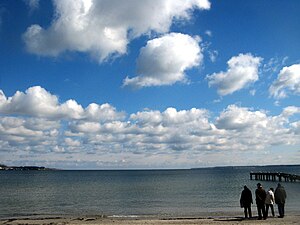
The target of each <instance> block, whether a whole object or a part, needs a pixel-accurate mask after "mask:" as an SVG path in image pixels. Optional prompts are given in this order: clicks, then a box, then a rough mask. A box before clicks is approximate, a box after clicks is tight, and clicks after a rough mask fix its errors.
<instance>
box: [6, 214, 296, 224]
mask: <svg viewBox="0 0 300 225" xmlns="http://www.w3.org/2000/svg"><path fill="white" fill-rule="evenodd" d="M0 224H6V225H8V224H10V225H20V224H24V225H25V224H27V225H31V224H32V225H33V224H51V225H64V224H70V225H71V224H74V225H78V224H86V225H97V224H104V225H113V224H114V225H116V224H117V225H118V224H120V225H125V224H128V225H138V224H147V225H156V224H158V225H159V224H167V225H168V224H178V225H179V224H180V225H184V224H225V225H230V224H249V225H250V224H252V225H254V224H276V225H280V224H282V225H283V224H300V213H299V214H298V215H297V214H295V215H288V216H286V217H285V218H268V219H267V220H257V219H256V218H253V219H251V220H244V219H243V218H242V217H215V218H211V217H203V218H184V217H181V218H106V217H103V216H90V217H22V218H10V219H1V220H0Z"/></svg>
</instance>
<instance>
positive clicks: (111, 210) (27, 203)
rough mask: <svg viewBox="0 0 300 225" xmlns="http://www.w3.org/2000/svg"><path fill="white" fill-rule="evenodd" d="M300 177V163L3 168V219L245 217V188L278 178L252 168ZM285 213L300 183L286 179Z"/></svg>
mask: <svg viewBox="0 0 300 225" xmlns="http://www.w3.org/2000/svg"><path fill="white" fill-rule="evenodd" d="M251 171H253V172H258V171H265V172H286V173H292V174H298V175H300V165H298V166H266V167H255V166H252V167H215V168H200V169H186V170H89V171H87V170H82V171H76V170H53V171H0V218H9V217H19V216H36V215H37V216H39V215H48V216H49V215H53V216H54V215H65V216H80V215H82V216H83V215H106V216H108V217H145V216H148V217H151V216H153V217H181V216H185V217H186V216H191V217H197V216H203V215H229V214H231V215H240V216H242V215H243V210H242V209H241V208H240V205H239V199H240V194H241V191H242V190H243V186H244V185H247V186H248V187H249V188H250V190H251V191H252V195H253V200H254V205H252V210H253V212H254V214H255V212H256V205H255V196H254V192H255V188H256V184H257V183H258V182H260V183H261V184H262V185H263V187H264V188H265V189H269V188H270V187H273V188H276V186H277V183H278V182H272V181H256V180H250V172H251ZM282 185H283V186H284V187H285V189H286V192H287V196H288V197H287V202H286V214H289V212H291V213H292V212H297V211H299V208H300V182H282Z"/></svg>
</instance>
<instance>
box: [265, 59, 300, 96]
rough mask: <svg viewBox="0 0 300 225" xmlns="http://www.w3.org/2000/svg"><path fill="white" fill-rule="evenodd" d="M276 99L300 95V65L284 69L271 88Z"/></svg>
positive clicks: (270, 91)
mask: <svg viewBox="0 0 300 225" xmlns="http://www.w3.org/2000/svg"><path fill="white" fill-rule="evenodd" d="M269 93H270V95H271V96H273V97H275V98H278V99H279V98H286V97H287V96H288V95H289V94H295V95H299V94H300V64H294V65H291V66H285V67H283V68H282V69H281V70H280V72H279V75H278V77H277V79H276V80H275V81H274V82H273V83H272V85H271V86H270V88H269Z"/></svg>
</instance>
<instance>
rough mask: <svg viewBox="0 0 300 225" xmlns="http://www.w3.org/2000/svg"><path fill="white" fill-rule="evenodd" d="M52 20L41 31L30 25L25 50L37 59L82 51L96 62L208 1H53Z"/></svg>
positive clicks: (167, 26) (163, 30)
mask: <svg viewBox="0 0 300 225" xmlns="http://www.w3.org/2000/svg"><path fill="white" fill-rule="evenodd" d="M53 3H54V8H55V15H56V16H55V18H54V20H53V21H52V23H51V25H50V27H48V28H46V29H44V28H42V27H41V26H40V25H38V24H34V25H31V26H30V27H28V29H27V31H26V32H25V33H24V35H23V38H24V41H25V43H26V47H27V50H28V51H29V52H31V53H33V54H37V55H41V56H54V57H55V56H58V55H59V54H61V53H63V52H66V51H75V52H85V53H89V54H91V55H92V56H93V57H95V58H96V59H98V60H99V61H100V62H102V61H103V60H106V59H108V58H109V57H111V56H113V55H123V54H125V53H126V51H127V45H128V43H129V42H130V41H131V40H132V39H134V38H137V37H139V36H141V35H145V34H149V33H151V32H156V33H166V32H168V31H169V29H170V26H171V24H172V22H173V21H174V20H178V19H180V20H188V19H190V17H191V12H192V10H194V9H203V10H208V9H209V8H210V3H209V1H208V0H186V1H184V2H182V1H180V0H164V1H161V0H144V1H139V0H132V1H118V0H97V1H95V0H72V1H70V0H69V1H68V0H67V1H61V0H54V1H53Z"/></svg>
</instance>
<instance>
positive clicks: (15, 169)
mask: <svg viewBox="0 0 300 225" xmlns="http://www.w3.org/2000/svg"><path fill="white" fill-rule="evenodd" d="M0 170H13V171H24V170H25V171H28V170H36V171H40V170H57V169H52V168H46V167H44V166H6V165H0Z"/></svg>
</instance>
